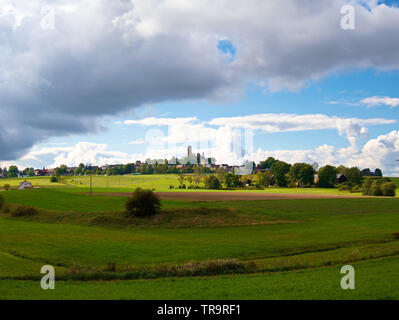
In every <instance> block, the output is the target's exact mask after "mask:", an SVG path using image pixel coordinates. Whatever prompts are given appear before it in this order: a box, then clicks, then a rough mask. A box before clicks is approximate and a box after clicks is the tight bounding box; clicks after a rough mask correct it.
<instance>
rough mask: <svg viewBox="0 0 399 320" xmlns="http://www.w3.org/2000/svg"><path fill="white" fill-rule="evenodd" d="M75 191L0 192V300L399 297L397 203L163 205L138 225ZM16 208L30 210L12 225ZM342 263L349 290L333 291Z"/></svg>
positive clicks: (118, 203) (108, 200)
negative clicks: (47, 271) (44, 285)
mask: <svg viewBox="0 0 399 320" xmlns="http://www.w3.org/2000/svg"><path fill="white" fill-rule="evenodd" d="M84 178H87V177H84ZM103 178H104V177H103ZM137 178H142V177H132V179H133V180H132V181H136V180H135V179H137ZM175 178H176V177H175ZM40 179H43V178H40ZM121 179H127V180H126V181H130V182H131V180H130V177H126V178H124V177H121ZM176 179H177V178H176ZM38 180H39V179H38ZM124 181H125V180H124ZM42 182H43V181H42ZM130 182H129V183H130ZM141 183H144V182H143V181H141ZM111 188H112V187H108V188H107V187H106V186H105V187H101V188H100V187H99V189H100V190H102V189H105V190H109V189H111ZM116 189H118V188H116ZM77 190H79V192H77ZM287 190H291V189H287ZM294 190H295V189H294ZM306 190H311V189H306ZM85 191H87V186H86V185H84V184H83V185H80V186H79V187H75V186H73V187H72V186H71V187H57V188H39V189H32V190H23V191H18V190H11V191H3V192H1V194H2V195H3V196H4V197H5V199H6V202H7V203H8V207H9V209H10V212H2V213H1V212H0V279H1V280H0V299H1V298H4V299H38V298H45V299H47V298H49V299H72V298H73V299H206V298H208V299H219V298H226V299H229V298H231V299H352V298H353V299H390V298H394V299H398V298H399V285H397V281H393V280H392V279H393V277H394V274H398V271H399V241H398V240H399V199H397V198H391V199H386V198H353V199H350V198H346V199H312V200H258V201H218V202H189V201H163V212H162V213H161V214H160V215H157V216H155V217H152V218H145V219H143V218H132V217H127V216H126V214H125V213H124V202H125V201H126V197H117V196H91V197H90V196H88V195H85V194H83V193H82V192H85ZM248 192H250V191H248ZM21 204H22V205H30V206H34V207H36V208H38V210H39V213H38V214H37V215H34V216H29V217H12V216H11V213H12V211H13V209H14V208H15V207H16V206H18V205H21ZM44 264H50V265H53V266H55V269H56V279H58V281H57V282H56V290H54V291H52V292H49V291H44V290H42V289H40V285H39V280H40V276H41V275H40V267H41V266H42V265H44ZM344 264H353V265H354V266H355V269H356V272H357V278H356V281H357V282H356V286H357V289H356V290H353V291H344V290H342V289H341V288H340V286H339V283H340V282H339V281H340V278H341V277H342V275H341V274H340V273H339V268H340V267H341V266H342V265H344ZM110 266H112V267H110Z"/></svg>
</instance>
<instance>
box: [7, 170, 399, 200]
mask: <svg viewBox="0 0 399 320" xmlns="http://www.w3.org/2000/svg"><path fill="white" fill-rule="evenodd" d="M178 177H179V176H178V175H177V174H158V175H157V174H151V175H121V176H101V175H99V176H92V190H93V192H130V191H133V190H134V189H136V188H137V187H141V188H146V189H155V191H159V192H166V191H167V192H207V191H209V190H205V189H176V188H177V187H178V186H179V184H180V182H179V180H178ZM24 180H27V181H29V182H31V183H32V184H33V186H36V187H46V188H48V187H64V188H63V189H64V191H65V192H69V193H83V192H89V191H90V188H89V187H90V177H89V176H77V177H65V178H64V179H63V180H62V181H63V182H62V183H52V182H50V177H32V178H26V179H24V178H15V179H0V188H2V187H3V186H4V185H5V184H9V185H10V186H11V187H16V186H18V185H19V183H20V182H22V181H24ZM184 183H185V184H186V185H187V186H188V185H189V183H188V181H187V180H185V181H184ZM398 183H399V182H398ZM170 185H173V186H174V187H175V189H169V186H170ZM200 185H201V186H203V185H202V184H200ZM0 191H1V189H0ZM214 191H215V192H230V191H229V190H227V191H226V190H214ZM240 192H260V193H307V194H313V193H315V194H337V195H353V194H352V193H349V192H347V191H339V190H338V189H337V188H278V187H269V188H265V189H264V190H240Z"/></svg>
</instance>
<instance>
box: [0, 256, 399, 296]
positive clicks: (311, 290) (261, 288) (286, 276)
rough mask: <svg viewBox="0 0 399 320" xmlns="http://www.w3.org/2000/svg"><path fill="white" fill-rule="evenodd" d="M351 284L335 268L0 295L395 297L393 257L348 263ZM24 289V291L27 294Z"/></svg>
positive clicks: (398, 270)
mask: <svg viewBox="0 0 399 320" xmlns="http://www.w3.org/2000/svg"><path fill="white" fill-rule="evenodd" d="M354 267H355V270H356V289H355V290H342V289H341V288H340V287H339V283H340V277H341V276H342V275H341V274H340V273H339V268H338V267H328V268H320V269H316V270H305V271H293V272H282V273H263V274H251V275H233V276H232V275H228V276H227V275H225V276H218V277H190V278H189V277H187V278H166V279H154V280H134V281H132V280H125V281H85V282H81V281H59V282H57V283H56V289H55V290H42V289H41V288H40V286H39V285H38V283H37V282H34V281H16V280H3V283H2V286H0V297H2V298H3V299H26V298H27V297H29V298H31V299H191V300H197V299H223V300H225V299H242V300H246V299H399V286H398V285H397V282H396V281H394V280H393V279H396V278H397V275H398V274H399V259H398V258H390V259H384V260H376V261H369V262H361V263H356V264H354ZM27 293H29V294H30V295H29V294H27Z"/></svg>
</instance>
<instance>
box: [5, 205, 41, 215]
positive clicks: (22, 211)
mask: <svg viewBox="0 0 399 320" xmlns="http://www.w3.org/2000/svg"><path fill="white" fill-rule="evenodd" d="M38 213H39V212H38V211H37V209H36V208H33V207H26V206H20V207H17V208H16V209H15V210H14V211H13V212H12V213H11V215H12V216H13V217H31V216H34V215H36V214H38Z"/></svg>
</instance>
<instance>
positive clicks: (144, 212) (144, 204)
mask: <svg viewBox="0 0 399 320" xmlns="http://www.w3.org/2000/svg"><path fill="white" fill-rule="evenodd" d="M161 207H162V204H161V200H160V198H159V196H157V195H156V194H155V193H154V192H153V191H152V190H144V189H141V188H137V189H136V190H135V191H134V192H133V194H132V195H131V197H130V198H129V199H128V200H127V201H126V203H125V208H126V211H127V213H129V214H131V215H133V216H137V217H149V216H153V215H155V214H157V213H158V212H159V211H160V209H161Z"/></svg>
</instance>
